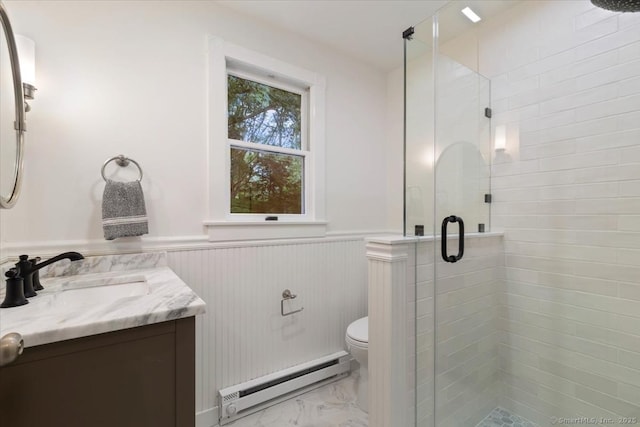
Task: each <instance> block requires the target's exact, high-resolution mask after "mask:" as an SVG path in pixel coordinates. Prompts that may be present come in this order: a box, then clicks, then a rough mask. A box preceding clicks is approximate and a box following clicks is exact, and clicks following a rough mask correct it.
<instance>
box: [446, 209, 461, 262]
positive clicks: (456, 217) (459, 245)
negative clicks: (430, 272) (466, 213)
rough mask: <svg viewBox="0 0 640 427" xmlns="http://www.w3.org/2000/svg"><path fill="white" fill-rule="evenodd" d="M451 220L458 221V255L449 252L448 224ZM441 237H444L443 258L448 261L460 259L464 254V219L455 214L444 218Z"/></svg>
mask: <svg viewBox="0 0 640 427" xmlns="http://www.w3.org/2000/svg"><path fill="white" fill-rule="evenodd" d="M450 222H457V223H458V231H459V237H458V255H448V254H447V226H448V225H449V223H450ZM440 238H441V239H442V259H443V260H445V261H446V262H457V261H460V260H461V259H462V256H463V255H464V221H462V218H460V217H459V216H455V215H451V216H448V217H445V219H443V220H442V233H441V234H440Z"/></svg>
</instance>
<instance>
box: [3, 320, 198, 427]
mask: <svg viewBox="0 0 640 427" xmlns="http://www.w3.org/2000/svg"><path fill="white" fill-rule="evenodd" d="M0 426H2V427H5V426H6V427H89V426H90V427H165V426H166V427H193V426H195V322H194V318H193V317H189V318H185V319H178V320H173V321H167V322H163V323H157V324H152V325H147V326H142V327H137V328H132V329H126V330H122V331H115V332H109V333H105V334H99V335H93V336H89V337H84V338H78V339H73V340H68V341H62V342H56V343H52V344H45V345H41V346H37V347H30V348H26V349H25V350H24V353H23V354H22V355H21V356H20V357H19V358H18V359H17V360H16V361H15V362H14V363H12V364H10V365H8V366H5V367H3V368H0Z"/></svg>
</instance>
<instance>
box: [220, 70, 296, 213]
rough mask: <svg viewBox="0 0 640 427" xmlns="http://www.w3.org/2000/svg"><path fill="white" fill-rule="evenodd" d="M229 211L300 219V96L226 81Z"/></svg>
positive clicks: (253, 83)
mask: <svg viewBox="0 0 640 427" xmlns="http://www.w3.org/2000/svg"><path fill="white" fill-rule="evenodd" d="M227 94H228V99H227V101H228V108H227V110H228V138H229V142H230V156H231V159H230V160H231V162H230V164H231V169H230V178H231V179H230V195H231V198H230V212H231V213H247V214H303V213H304V212H305V206H304V205H305V204H304V167H305V156H306V151H305V150H304V139H305V138H304V135H303V117H304V115H303V96H302V95H301V94H300V93H295V92H291V91H287V90H284V89H280V88H277V87H273V86H270V85H267V84H263V83H259V82H256V81H252V80H249V79H245V78H242V77H238V76H235V75H232V74H229V75H228V78H227Z"/></svg>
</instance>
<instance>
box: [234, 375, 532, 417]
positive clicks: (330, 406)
mask: <svg viewBox="0 0 640 427" xmlns="http://www.w3.org/2000/svg"><path fill="white" fill-rule="evenodd" d="M357 377H358V373H357V371H356V372H355V373H353V374H351V376H348V377H346V378H343V379H341V380H340V381H336V382H334V383H331V384H327V385H324V386H322V387H320V388H317V389H315V390H311V391H309V392H307V393H305V394H301V395H300V396H297V397H294V398H292V399H290V400H287V401H284V402H281V403H278V404H277V405H274V406H271V407H269V408H266V409H263V410H262V411H260V412H256V413H255V414H251V415H247V416H246V417H244V418H240V419H239V420H237V421H235V422H233V423H231V424H228V427H286V426H296V427H368V425H369V417H368V416H367V414H366V413H365V412H363V411H362V410H360V408H358V406H357V405H356V380H357ZM476 427H536V425H535V424H533V423H532V422H531V421H529V420H527V419H525V418H522V417H520V416H518V415H515V414H512V413H510V412H509V411H507V410H506V409H503V408H495V409H494V410H493V411H491V413H489V415H487V417H486V418H485V419H483V420H482V421H480V422H479V423H478V424H477V425H476Z"/></svg>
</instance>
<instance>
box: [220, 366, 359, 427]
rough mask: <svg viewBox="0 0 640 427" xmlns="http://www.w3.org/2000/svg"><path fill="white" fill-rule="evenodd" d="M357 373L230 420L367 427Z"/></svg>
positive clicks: (263, 426) (245, 425)
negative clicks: (360, 406) (359, 403)
mask: <svg viewBox="0 0 640 427" xmlns="http://www.w3.org/2000/svg"><path fill="white" fill-rule="evenodd" d="M356 380H357V373H354V374H352V375H351V376H348V377H346V378H343V379H341V380H339V381H336V382H333V383H330V384H326V385H324V386H322V387H320V388H317V389H315V390H311V391H309V392H307V393H305V394H301V395H300V396H296V397H294V398H292V399H289V400H286V401H284V402H281V403H278V404H277V405H274V406H271V407H269V408H266V409H263V410H262V411H260V412H256V413H255V414H251V415H247V416H246V417H244V418H240V419H239V420H237V421H235V422H233V423H231V424H228V426H229V427H286V426H296V427H367V426H368V424H369V422H368V416H367V414H366V413H365V412H363V411H362V410H361V409H360V408H358V406H357V405H356V396H357V390H356V387H357V382H356Z"/></svg>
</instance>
